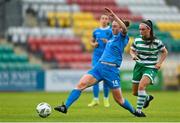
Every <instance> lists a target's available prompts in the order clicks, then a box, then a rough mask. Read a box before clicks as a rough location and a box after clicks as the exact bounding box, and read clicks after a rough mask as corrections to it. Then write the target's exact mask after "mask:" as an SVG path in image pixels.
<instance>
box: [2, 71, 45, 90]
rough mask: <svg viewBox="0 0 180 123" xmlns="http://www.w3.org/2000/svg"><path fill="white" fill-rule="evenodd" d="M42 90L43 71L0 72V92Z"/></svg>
mask: <svg viewBox="0 0 180 123" xmlns="http://www.w3.org/2000/svg"><path fill="white" fill-rule="evenodd" d="M33 90H44V71H43V70H3V71H0V91H33Z"/></svg>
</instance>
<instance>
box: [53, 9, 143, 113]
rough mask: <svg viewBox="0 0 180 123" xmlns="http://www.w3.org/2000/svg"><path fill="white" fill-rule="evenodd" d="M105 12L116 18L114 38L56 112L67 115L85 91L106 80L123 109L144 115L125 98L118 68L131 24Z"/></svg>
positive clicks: (108, 11) (111, 12)
mask: <svg viewBox="0 0 180 123" xmlns="http://www.w3.org/2000/svg"><path fill="white" fill-rule="evenodd" d="M105 10H106V11H107V14H108V15H109V16H112V17H113V18H114V21H113V23H112V31H113V38H112V39H111V40H109V41H108V42H107V44H106V47H105V49H104V52H103V54H102V56H101V58H100V60H99V61H98V63H97V64H96V65H95V66H94V67H93V68H92V69H91V70H89V71H88V73H87V74H85V75H84V76H83V77H82V78H81V79H80V81H79V83H78V84H77V86H76V88H75V89H74V90H72V92H71V93H70V95H69V97H68V98H67V100H66V102H65V104H63V105H60V106H57V107H55V108H54V109H55V110H56V111H59V112H62V113H67V111H68V109H69V108H70V106H71V105H72V104H73V103H74V102H75V101H77V99H78V98H79V97H80V95H81V92H82V91H83V90H84V89H86V88H88V87H90V86H92V85H94V84H96V83H97V82H100V81H101V80H106V81H104V82H106V84H107V85H108V87H109V88H110V89H111V90H112V94H113V98H114V100H115V101H116V102H117V103H118V104H119V105H120V106H121V107H123V108H124V109H126V110H128V111H129V112H130V113H132V114H133V115H135V116H140V115H142V113H141V114H139V113H138V112H136V110H135V109H134V108H133V107H132V105H131V104H130V103H129V101H128V100H127V99H124V98H123V95H122V91H121V87H120V76H119V72H120V70H119V69H118V68H119V67H120V66H121V62H122V54H123V52H124V48H125V46H126V45H127V43H128V41H129V37H128V36H127V27H128V26H129V22H128V21H124V20H122V19H119V18H118V17H117V16H116V15H115V14H114V12H113V11H112V10H111V9H109V8H105Z"/></svg>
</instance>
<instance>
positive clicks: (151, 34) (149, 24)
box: [141, 20, 156, 45]
mask: <svg viewBox="0 0 180 123" xmlns="http://www.w3.org/2000/svg"><path fill="white" fill-rule="evenodd" d="M141 23H144V24H146V25H147V26H148V27H150V29H151V31H150V37H149V38H146V39H145V40H150V42H146V44H147V45H152V44H153V41H154V39H156V37H155V36H154V31H153V23H152V21H151V20H144V21H142V22H141Z"/></svg>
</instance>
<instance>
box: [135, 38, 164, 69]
mask: <svg viewBox="0 0 180 123" xmlns="http://www.w3.org/2000/svg"><path fill="white" fill-rule="evenodd" d="M163 48H165V46H164V44H163V43H162V41H161V40H158V39H155V40H154V42H153V44H152V45H148V44H146V43H145V41H144V40H143V39H142V38H141V37H140V36H139V37H137V38H135V40H134V42H133V44H132V46H131V49H132V50H135V51H136V52H137V57H138V58H139V60H137V61H136V62H138V63H140V64H142V65H144V66H145V67H148V68H155V64H156V63H157V62H158V53H159V52H160V51H162V50H163Z"/></svg>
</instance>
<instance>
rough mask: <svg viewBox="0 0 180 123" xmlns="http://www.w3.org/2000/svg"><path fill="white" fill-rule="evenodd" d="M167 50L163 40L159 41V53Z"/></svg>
mask: <svg viewBox="0 0 180 123" xmlns="http://www.w3.org/2000/svg"><path fill="white" fill-rule="evenodd" d="M164 48H165V45H164V44H163V42H162V41H161V40H158V47H157V49H158V50H159V51H162V50H163V49H164Z"/></svg>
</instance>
